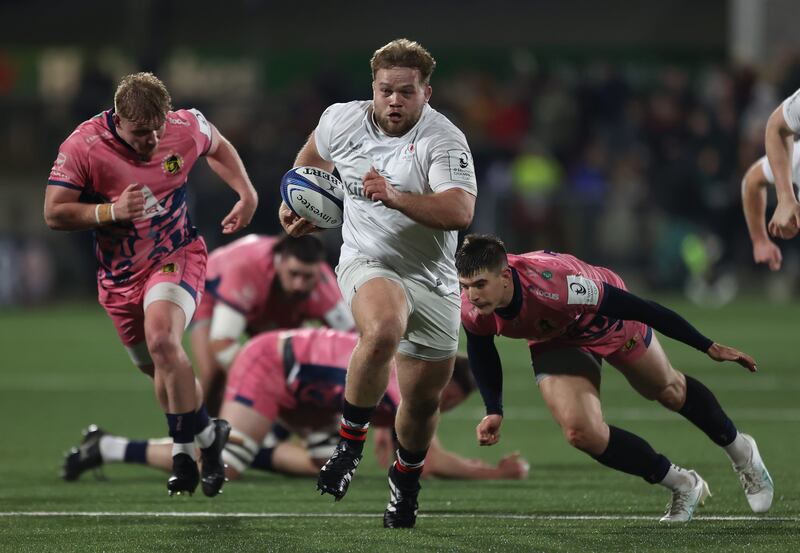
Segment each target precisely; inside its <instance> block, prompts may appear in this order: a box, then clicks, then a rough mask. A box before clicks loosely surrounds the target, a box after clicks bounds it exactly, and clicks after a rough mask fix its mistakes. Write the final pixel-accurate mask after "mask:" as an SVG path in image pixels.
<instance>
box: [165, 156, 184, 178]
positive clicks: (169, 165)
mask: <svg viewBox="0 0 800 553" xmlns="http://www.w3.org/2000/svg"><path fill="white" fill-rule="evenodd" d="M181 167H183V158H182V157H181V156H179V155H178V154H170V155H168V156H167V157H165V158H164V160H163V161H162V162H161V168H162V169H164V173H167V174H170V175H177V174H178V173H179V172H180V170H181Z"/></svg>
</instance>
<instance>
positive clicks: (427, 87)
mask: <svg viewBox="0 0 800 553" xmlns="http://www.w3.org/2000/svg"><path fill="white" fill-rule="evenodd" d="M431 94H433V88H431V85H429V84H426V85H425V103H426V104H427V103H428V101H429V100H430V99H431Z"/></svg>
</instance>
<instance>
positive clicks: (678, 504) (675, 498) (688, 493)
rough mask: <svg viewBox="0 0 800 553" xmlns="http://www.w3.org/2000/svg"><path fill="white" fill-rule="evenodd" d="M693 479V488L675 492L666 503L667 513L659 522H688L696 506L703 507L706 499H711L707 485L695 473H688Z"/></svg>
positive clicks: (691, 471)
mask: <svg viewBox="0 0 800 553" xmlns="http://www.w3.org/2000/svg"><path fill="white" fill-rule="evenodd" d="M688 473H689V475H690V476H691V477H692V478H694V486H692V487H691V488H689V489H688V490H675V491H673V492H672V499H671V500H670V502H669V503H667V511H666V512H665V513H664V516H663V517H661V522H689V521H690V520H692V515H694V510H695V509H696V508H697V506H698V505H704V504H705V501H706V498H708V497H711V492H710V491H709V489H708V484H706V481H705V480H703V479H702V478H701V477H700V475H699V474H697V473H696V472H695V471H693V470H690V471H688Z"/></svg>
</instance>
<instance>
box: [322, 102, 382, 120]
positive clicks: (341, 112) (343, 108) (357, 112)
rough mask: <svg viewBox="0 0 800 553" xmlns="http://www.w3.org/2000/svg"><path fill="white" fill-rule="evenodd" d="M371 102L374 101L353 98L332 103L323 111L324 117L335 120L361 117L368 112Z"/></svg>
mask: <svg viewBox="0 0 800 553" xmlns="http://www.w3.org/2000/svg"><path fill="white" fill-rule="evenodd" d="M371 104H372V102H371V101H369V100H353V101H351V102H339V103H336V104H331V105H329V106H328V107H327V108H326V109H325V111H323V112H322V117H323V118H327V119H330V120H331V121H333V122H345V121H349V120H353V119H361V118H362V117H364V115H365V114H366V113H367V111H368V110H369V107H370V105H371Z"/></svg>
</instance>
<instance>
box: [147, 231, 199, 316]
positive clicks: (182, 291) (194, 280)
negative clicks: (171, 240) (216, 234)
mask: <svg viewBox="0 0 800 553" xmlns="http://www.w3.org/2000/svg"><path fill="white" fill-rule="evenodd" d="M206 259H207V254H206V249H205V243H204V242H203V241H202V240H195V241H194V242H192V243H191V244H189V245H187V246H185V247H183V248H180V249H179V250H177V251H175V252H174V253H173V254H172V255H170V256H168V257H167V258H166V259H164V260H162V261H161V263H160V264H159V265H158V266H157V267H156V268H155V269H154V270H153V272H152V273H151V274H150V276H149V277H148V279H147V282H146V284H145V287H144V300H143V306H144V310H145V312H147V309H148V307H149V306H150V305H151V304H153V303H154V302H158V301H167V302H170V303H173V304H175V305H177V306H178V307H179V308H180V309H181V311H183V314H184V324H183V330H185V329H186V328H187V327H188V326H189V323H191V322H192V318H193V317H194V314H195V310H196V309H197V305H198V304H199V303H200V302H201V301H202V297H203V289H204V287H205V275H206Z"/></svg>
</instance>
